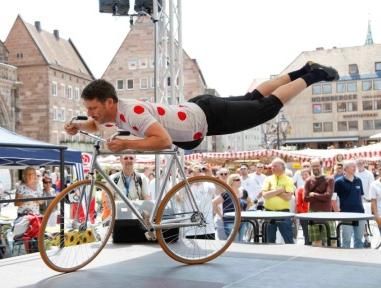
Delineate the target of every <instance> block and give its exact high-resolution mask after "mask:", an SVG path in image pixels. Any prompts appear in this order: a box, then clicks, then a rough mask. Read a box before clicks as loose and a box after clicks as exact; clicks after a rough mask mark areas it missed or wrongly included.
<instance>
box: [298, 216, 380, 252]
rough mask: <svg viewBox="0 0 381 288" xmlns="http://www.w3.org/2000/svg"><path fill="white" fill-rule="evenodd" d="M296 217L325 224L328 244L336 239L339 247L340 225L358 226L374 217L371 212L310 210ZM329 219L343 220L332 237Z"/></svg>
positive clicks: (309, 222)
mask: <svg viewBox="0 0 381 288" xmlns="http://www.w3.org/2000/svg"><path fill="white" fill-rule="evenodd" d="M295 217H296V218H298V219H300V220H307V221H308V224H310V225H314V224H320V225H324V226H325V228H326V232H327V246H331V240H336V241H337V247H340V227H341V226H342V225H350V226H358V225H359V221H360V220H372V219H374V216H373V215H371V214H365V213H350V212H310V213H300V214H296V215H295ZM327 221H342V222H340V223H339V224H338V225H337V227H336V237H331V231H330V229H329V225H328V223H327Z"/></svg>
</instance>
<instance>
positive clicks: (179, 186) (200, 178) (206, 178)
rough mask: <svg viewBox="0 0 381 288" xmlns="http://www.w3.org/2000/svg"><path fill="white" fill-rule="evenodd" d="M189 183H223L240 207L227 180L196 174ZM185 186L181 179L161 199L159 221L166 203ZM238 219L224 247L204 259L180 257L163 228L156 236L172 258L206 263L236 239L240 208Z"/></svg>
mask: <svg viewBox="0 0 381 288" xmlns="http://www.w3.org/2000/svg"><path fill="white" fill-rule="evenodd" d="M187 181H188V183H189V184H192V183H193V182H201V181H209V182H213V183H215V184H218V185H221V186H223V187H224V188H225V189H226V190H228V191H229V192H230V193H231V195H232V199H233V201H234V202H235V204H236V207H238V208H239V207H240V205H239V202H238V198H237V196H236V195H235V194H234V192H233V191H232V189H231V188H230V187H229V186H228V185H227V184H226V183H225V182H222V181H221V180H219V179H217V178H214V177H210V176H195V177H191V178H189V179H187ZM183 187H185V180H183V181H181V182H180V183H178V184H176V185H175V186H174V187H173V188H172V189H171V190H169V192H168V193H167V194H166V195H165V197H164V199H163V200H162V201H161V203H160V205H159V208H158V211H157V215H156V216H157V217H156V218H157V223H158V224H160V222H161V219H162V217H163V214H164V209H165V206H166V203H168V201H169V199H170V198H171V197H172V196H173V195H174V194H175V193H176V192H178V191H179V190H180V189H182V188H183ZM235 219H236V220H237V221H236V222H235V223H236V225H235V227H234V229H233V231H232V234H231V235H230V239H229V240H228V241H226V243H225V245H224V246H222V248H221V249H220V250H218V251H217V252H216V253H213V254H212V255H210V256H208V257H206V258H202V259H185V258H183V257H180V256H178V255H176V254H175V253H173V252H172V251H171V250H170V249H169V248H168V246H167V244H166V242H165V240H164V239H163V237H162V235H163V233H162V231H161V230H162V229H158V230H157V231H156V237H157V240H158V242H159V244H160V246H161V248H162V249H163V250H164V252H165V253H166V254H167V255H168V256H169V257H171V258H172V259H174V260H176V261H178V262H181V263H185V264H189V265H192V264H202V263H205V262H208V261H211V260H213V259H215V258H217V257H218V256H220V255H221V254H222V253H224V252H225V251H226V249H227V248H228V247H229V246H230V245H231V243H232V242H233V241H234V239H235V237H236V235H237V233H238V229H239V227H240V222H241V213H240V211H239V210H238V213H237V212H236V218H235Z"/></svg>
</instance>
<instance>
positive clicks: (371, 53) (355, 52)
mask: <svg viewBox="0 0 381 288" xmlns="http://www.w3.org/2000/svg"><path fill="white" fill-rule="evenodd" d="M310 60H311V61H316V62H319V63H321V64H323V65H328V66H333V67H335V68H336V69H337V70H338V72H339V74H340V79H341V80H350V79H353V78H352V77H351V76H350V75H349V67H348V65H349V64H357V65H358V69H359V77H357V78H364V79H365V78H376V77H381V73H380V72H378V73H376V72H375V62H381V45H380V44H372V45H366V46H354V47H343V48H331V49H317V50H314V51H304V52H302V53H300V54H299V56H297V57H296V59H295V60H294V61H293V62H291V64H290V65H288V67H287V68H286V69H284V70H283V71H282V74H283V73H288V72H291V71H293V70H296V69H299V68H300V67H302V66H303V65H304V64H305V63H306V62H307V61H310Z"/></svg>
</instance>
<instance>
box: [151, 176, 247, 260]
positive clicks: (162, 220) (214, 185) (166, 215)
mask: <svg viewBox="0 0 381 288" xmlns="http://www.w3.org/2000/svg"><path fill="white" fill-rule="evenodd" d="M187 182H188V184H187ZM228 212H229V213H228ZM227 213H228V214H229V215H228V214H227ZM228 216H229V217H228ZM156 219H157V221H156V224H158V225H159V227H160V225H161V228H160V229H157V231H156V235H157V239H158V241H159V244H160V245H161V247H162V248H163V250H164V251H165V253H166V254H167V255H169V256H170V257H171V258H173V259H174V260H176V261H179V262H182V263H186V264H201V263H205V262H208V261H210V260H212V259H214V258H216V257H218V256H219V255H221V254H222V253H223V252H224V251H225V250H226V249H227V248H228V247H229V245H230V244H231V243H232V242H233V241H234V239H235V236H236V234H237V232H238V229H239V225H240V220H241V212H240V205H239V201H238V199H237V197H236V195H235V193H234V192H233V191H232V190H231V188H230V187H229V186H228V185H227V184H225V183H224V182H222V181H220V180H218V179H216V178H213V177H209V176H196V177H192V178H189V179H187V181H185V180H184V181H182V182H180V183H178V184H177V185H176V186H174V187H173V188H172V189H171V190H170V191H169V192H168V193H167V194H166V196H165V197H164V199H163V201H162V202H161V203H160V206H159V208H158V212H157V218H156Z"/></svg>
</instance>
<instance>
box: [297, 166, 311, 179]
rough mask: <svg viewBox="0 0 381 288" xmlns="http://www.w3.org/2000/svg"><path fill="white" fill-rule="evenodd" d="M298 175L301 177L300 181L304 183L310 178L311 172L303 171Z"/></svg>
mask: <svg viewBox="0 0 381 288" xmlns="http://www.w3.org/2000/svg"><path fill="white" fill-rule="evenodd" d="M300 175H302V179H303V180H304V181H306V180H307V179H308V178H309V177H310V176H311V170H310V169H303V170H302V172H300Z"/></svg>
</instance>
